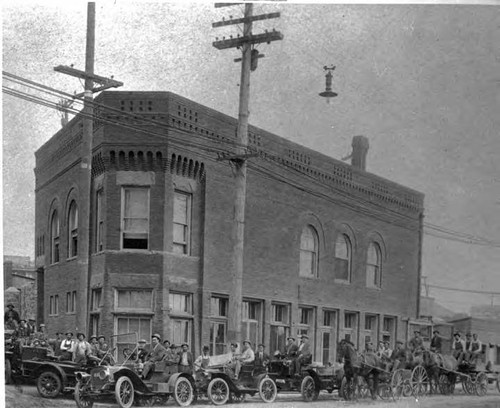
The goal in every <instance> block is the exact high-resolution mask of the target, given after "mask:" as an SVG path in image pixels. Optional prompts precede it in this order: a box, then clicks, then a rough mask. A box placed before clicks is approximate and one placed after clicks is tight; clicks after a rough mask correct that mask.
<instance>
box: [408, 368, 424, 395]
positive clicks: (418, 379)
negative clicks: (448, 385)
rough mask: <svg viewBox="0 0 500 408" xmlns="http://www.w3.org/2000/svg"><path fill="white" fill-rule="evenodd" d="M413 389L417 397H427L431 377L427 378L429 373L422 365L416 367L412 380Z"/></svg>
mask: <svg viewBox="0 0 500 408" xmlns="http://www.w3.org/2000/svg"><path fill="white" fill-rule="evenodd" d="M410 383H411V389H412V391H413V395H414V396H415V397H419V396H421V395H425V394H426V393H427V390H428V388H429V377H428V376H427V371H425V368H424V367H422V366H421V365H418V366H416V367H415V368H414V369H413V371H412V373H411V378H410Z"/></svg>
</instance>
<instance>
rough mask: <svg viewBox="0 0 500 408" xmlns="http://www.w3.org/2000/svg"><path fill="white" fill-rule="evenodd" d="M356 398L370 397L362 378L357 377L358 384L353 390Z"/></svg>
mask: <svg viewBox="0 0 500 408" xmlns="http://www.w3.org/2000/svg"><path fill="white" fill-rule="evenodd" d="M354 391H355V393H356V398H368V397H369V396H370V387H369V386H368V383H367V382H366V380H365V378H364V377H361V376H360V375H358V383H357V384H356V387H355V389H354Z"/></svg>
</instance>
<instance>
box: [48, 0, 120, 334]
mask: <svg viewBox="0 0 500 408" xmlns="http://www.w3.org/2000/svg"><path fill="white" fill-rule="evenodd" d="M94 53H95V2H89V3H88V4H87V42H86V51H85V71H80V70H77V69H74V68H73V67H68V66H63V65H59V66H57V67H55V68H54V71H57V72H62V73H64V74H67V75H70V76H74V77H77V78H80V79H84V80H85V88H84V92H83V94H78V95H75V97H81V96H83V109H82V115H83V118H82V122H83V135H82V145H81V157H82V159H81V162H80V183H79V200H78V254H77V256H78V258H77V259H78V261H77V262H78V270H79V286H78V287H79V288H83V290H80V291H78V296H79V299H78V302H77V304H76V307H77V310H76V312H77V325H78V327H77V329H78V330H79V331H81V332H83V333H87V332H88V329H89V327H88V318H89V314H88V311H89V298H90V293H89V292H90V291H89V288H90V259H91V256H90V254H91V252H92V249H91V248H90V229H91V217H90V209H91V203H92V194H91V193H92V138H93V135H94V118H93V116H94V106H93V101H94V98H93V94H94V93H95V92H99V91H102V90H104V89H108V88H112V87H114V88H116V87H119V86H122V85H123V83H122V82H118V81H115V80H113V79H108V78H105V77H101V76H99V75H95V74H94ZM94 83H98V84H99V85H100V86H98V87H97V88H94ZM88 334H91V333H88Z"/></svg>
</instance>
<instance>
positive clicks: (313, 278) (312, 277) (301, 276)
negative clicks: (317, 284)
mask: <svg viewBox="0 0 500 408" xmlns="http://www.w3.org/2000/svg"><path fill="white" fill-rule="evenodd" d="M299 278H301V279H310V280H317V279H318V277H317V276H304V275H299Z"/></svg>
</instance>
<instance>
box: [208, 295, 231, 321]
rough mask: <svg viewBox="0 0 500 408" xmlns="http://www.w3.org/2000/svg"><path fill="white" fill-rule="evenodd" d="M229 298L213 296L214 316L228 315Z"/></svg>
mask: <svg viewBox="0 0 500 408" xmlns="http://www.w3.org/2000/svg"><path fill="white" fill-rule="evenodd" d="M227 306H228V299H226V298H220V297H212V299H210V313H211V315H212V316H218V317H227Z"/></svg>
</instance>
